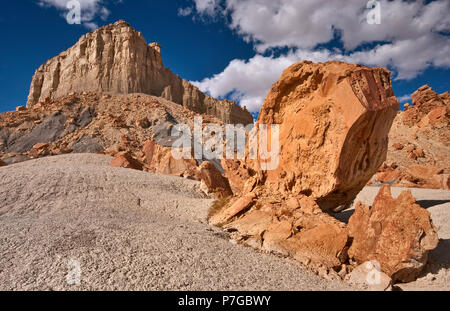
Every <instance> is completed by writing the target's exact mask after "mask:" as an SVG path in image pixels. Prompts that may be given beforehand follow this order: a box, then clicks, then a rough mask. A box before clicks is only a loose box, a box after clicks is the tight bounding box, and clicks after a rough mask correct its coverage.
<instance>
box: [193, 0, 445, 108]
mask: <svg viewBox="0 0 450 311" xmlns="http://www.w3.org/2000/svg"><path fill="white" fill-rule="evenodd" d="M193 1H194V2H195V9H196V13H197V14H198V15H211V16H214V17H216V16H224V18H223V21H224V22H225V23H227V25H228V27H229V28H230V29H232V30H234V31H236V33H237V34H239V35H240V36H241V37H242V38H243V39H244V40H245V41H247V42H249V43H252V44H253V45H254V47H255V51H256V53H257V56H255V57H254V58H252V59H250V60H248V61H243V60H235V61H232V62H231V63H230V64H229V65H228V67H227V68H225V70H224V71H223V72H222V73H219V74H216V75H214V76H213V77H211V78H207V79H205V80H203V81H200V82H197V84H198V85H199V87H200V88H201V89H202V90H204V91H208V92H211V94H212V95H214V96H225V95H228V94H230V93H231V94H232V95H234V96H235V97H236V98H237V99H240V100H241V104H242V103H247V104H249V108H250V109H251V110H253V111H257V108H258V107H257V106H258V105H257V104H256V102H257V101H259V106H260V105H261V103H262V101H261V100H260V99H261V98H264V96H265V93H267V91H268V89H269V87H270V84H271V83H269V82H268V81H267V80H268V79H267V78H266V77H264V76H265V75H268V76H270V77H271V78H272V81H271V82H272V83H273V82H275V81H276V80H277V79H278V77H279V75H280V74H281V70H282V68H280V64H283V65H284V64H286V65H289V64H291V63H293V62H297V61H300V60H304V59H308V60H312V61H326V60H331V59H337V60H343V61H347V62H352V63H362V64H367V65H372V66H385V67H389V68H390V69H392V70H393V76H394V78H395V79H412V78H414V77H416V76H417V75H418V74H420V73H421V72H423V71H424V70H425V69H426V68H428V67H430V66H434V67H444V68H448V67H450V38H449V36H448V33H449V32H450V19H449V18H448V16H449V15H450V1H448V0H436V1H432V2H429V3H427V2H426V1H423V0H422V1H402V0H393V1H388V0H380V1H379V3H380V13H381V15H380V17H381V23H380V24H369V23H368V22H367V15H368V13H369V11H370V9H371V7H370V6H368V3H370V2H372V3H373V2H374V1H368V0H345V1H344V0H337V1H329V0H302V1H298V0H244V1H243V0H223V1H216V0H193ZM335 40H338V41H339V46H340V50H337V49H335V48H336V45H335V44H334V45H333V44H330V43H332V42H336V41H335ZM279 47H282V48H284V47H288V48H289V52H288V53H286V54H282V55H280V56H279V58H274V57H271V56H270V57H263V56H261V55H262V54H263V55H267V53H268V52H269V53H270V51H271V50H272V49H274V48H279ZM319 47H320V49H319ZM258 54H261V55H258ZM261 64H264V66H265V68H264V70H261V69H260V68H261V67H260V66H261ZM285 67H286V66H285ZM283 68H284V67H283ZM258 71H263V72H261V73H262V75H260V76H256V75H255V76H253V77H252V79H249V80H245V79H240V78H239V77H238V76H237V75H238V74H244V76H245V74H246V72H258ZM266 71H267V73H266ZM260 79H261V80H262V81H261V83H260V82H259V81H258V80H260ZM233 81H239V83H233ZM233 84H234V85H233ZM258 85H261V87H257V86H258ZM232 87H234V88H232ZM256 88H258V89H259V91H256V90H255V89H256ZM219 90H221V91H219ZM213 93H214V94H213Z"/></svg>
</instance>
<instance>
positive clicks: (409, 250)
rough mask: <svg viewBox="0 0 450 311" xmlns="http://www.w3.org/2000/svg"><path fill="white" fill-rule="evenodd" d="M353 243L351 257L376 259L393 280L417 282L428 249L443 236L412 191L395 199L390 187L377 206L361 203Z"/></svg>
mask: <svg viewBox="0 0 450 311" xmlns="http://www.w3.org/2000/svg"><path fill="white" fill-rule="evenodd" d="M348 233H349V236H350V237H351V239H352V240H353V241H352V244H351V247H350V249H349V251H348V255H349V257H350V258H351V259H352V260H354V261H356V262H357V263H358V264H362V263H364V262H366V261H370V260H376V261H377V262H378V263H379V264H380V266H381V270H382V271H383V272H384V273H386V274H387V275H388V276H390V277H391V278H392V280H393V281H400V282H410V281H413V280H414V279H415V278H417V276H418V275H419V273H420V272H421V271H422V269H423V267H424V265H425V264H426V262H427V259H428V252H429V251H430V250H432V249H434V248H436V246H437V244H438V242H439V238H438V235H437V231H436V228H435V227H434V225H433V223H432V221H431V219H430V213H429V212H428V211H427V210H425V209H423V208H422V207H420V205H418V204H417V203H416V200H415V198H414V197H413V196H412V195H411V192H410V191H409V190H408V191H403V192H402V193H401V194H400V196H399V197H398V198H396V199H394V198H392V195H391V191H390V188H389V186H387V185H385V186H383V187H382V188H381V189H380V192H379V193H378V195H377V197H376V198H375V201H374V202H373V206H372V208H371V209H370V208H369V207H368V206H365V205H362V204H361V203H359V202H358V204H357V206H356V210H355V213H354V214H353V215H352V217H351V218H350V220H349V223H348Z"/></svg>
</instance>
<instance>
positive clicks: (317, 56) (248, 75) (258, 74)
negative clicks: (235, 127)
mask: <svg viewBox="0 0 450 311" xmlns="http://www.w3.org/2000/svg"><path fill="white" fill-rule="evenodd" d="M303 59H309V60H312V61H315V62H324V61H327V60H342V61H348V62H351V60H350V59H349V58H347V57H344V56H341V55H338V54H333V53H330V52H329V51H326V50H321V51H312V52H311V51H300V50H297V51H296V52H293V51H291V52H289V53H287V54H286V55H283V56H280V57H273V56H269V57H265V56H262V55H256V56H255V57H253V58H251V59H250V60H248V61H245V60H237V59H235V60H233V61H231V62H230V64H229V65H228V66H227V67H226V68H225V70H224V71H223V72H221V73H219V74H216V75H214V76H213V77H211V78H206V79H204V80H202V81H194V82H192V83H193V84H195V85H196V86H197V87H198V88H199V89H200V90H202V91H203V92H208V93H209V94H211V96H214V97H223V96H226V95H228V96H230V98H231V99H233V100H236V101H238V102H239V103H240V105H241V106H246V107H247V109H248V110H249V111H250V112H258V111H259V109H260V107H261V104H262V102H263V101H264V98H265V97H266V95H267V92H268V91H269V89H270V86H271V85H272V84H273V83H274V82H275V81H277V80H278V79H279V77H280V75H281V73H282V72H283V70H284V69H286V68H287V67H289V66H290V65H291V64H293V63H296V62H298V61H301V60H303Z"/></svg>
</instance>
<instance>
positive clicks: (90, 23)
mask: <svg viewBox="0 0 450 311" xmlns="http://www.w3.org/2000/svg"><path fill="white" fill-rule="evenodd" d="M77 1H78V2H79V3H80V5H81V22H82V24H83V25H84V26H85V27H86V28H88V29H90V30H93V29H95V28H98V25H97V24H96V23H95V22H94V20H95V19H96V18H98V17H99V18H100V19H101V20H103V21H105V20H106V19H107V18H108V16H109V14H110V11H109V10H108V9H107V8H106V6H105V4H104V1H103V0H77ZM37 2H38V4H39V5H40V6H42V7H55V8H56V9H58V10H60V11H62V13H63V15H64V17H65V14H66V13H67V12H68V9H67V3H68V2H69V0H37Z"/></svg>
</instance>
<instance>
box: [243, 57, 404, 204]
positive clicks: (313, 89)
mask: <svg viewBox="0 0 450 311" xmlns="http://www.w3.org/2000/svg"><path fill="white" fill-rule="evenodd" d="M398 108H399V104H398V100H397V99H396V98H395V96H394V94H393V91H392V87H391V82H390V73H389V71H388V70H386V69H384V68H369V67H364V66H359V65H350V64H345V63H341V62H328V63H319V64H314V63H311V62H308V61H304V62H302V63H297V64H295V65H292V66H290V67H289V68H287V69H286V70H285V71H284V72H283V74H282V76H281V78H280V80H279V81H278V82H277V83H275V84H274V85H273V86H272V89H271V90H270V92H269V94H268V95H267V98H266V100H265V101H264V104H263V107H262V109H261V113H260V115H259V119H258V122H257V123H258V124H279V126H280V146H281V150H280V154H279V160H280V163H279V166H278V169H276V170H271V171H264V170H263V169H262V168H261V167H260V166H259V164H260V163H259V162H258V161H248V163H247V164H248V166H249V168H251V169H253V170H255V171H256V172H260V173H261V174H262V175H263V178H262V179H263V180H262V182H263V184H264V186H265V187H267V188H269V189H271V190H273V191H281V192H283V193H293V194H296V195H300V194H306V195H308V196H311V197H313V198H314V199H315V200H316V201H317V202H318V204H319V205H320V207H321V208H322V209H324V210H330V209H334V208H336V207H338V206H340V205H345V204H347V203H349V202H351V201H353V200H354V198H355V197H356V195H357V194H358V192H359V191H360V190H361V189H362V188H363V187H364V186H365V185H366V183H367V182H368V181H369V180H370V178H371V177H372V176H373V174H374V173H375V172H376V171H377V170H378V168H379V167H380V165H381V164H382V163H383V162H384V160H385V158H386V152H387V148H388V133H389V130H390V128H391V125H392V121H393V119H394V117H395V116H396V113H397V109H398Z"/></svg>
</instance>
